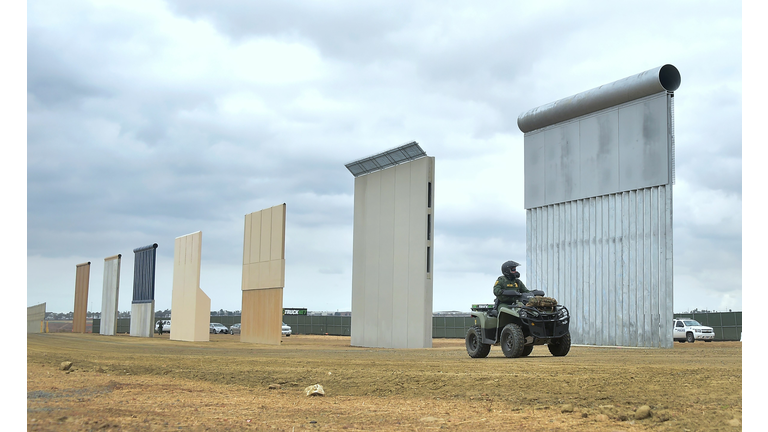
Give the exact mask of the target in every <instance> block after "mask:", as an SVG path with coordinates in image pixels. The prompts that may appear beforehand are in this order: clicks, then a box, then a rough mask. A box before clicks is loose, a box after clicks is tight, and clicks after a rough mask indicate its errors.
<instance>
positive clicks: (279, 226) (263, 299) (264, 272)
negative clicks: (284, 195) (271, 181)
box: [240, 204, 285, 345]
mask: <svg viewBox="0 0 768 432" xmlns="http://www.w3.org/2000/svg"><path fill="white" fill-rule="evenodd" d="M284 286H285V204H280V205H276V206H274V207H270V208H268V209H264V210H260V211H257V212H253V213H250V214H247V215H245V235H244V240H243V278H242V290H243V305H242V309H241V311H242V325H241V330H240V331H241V333H240V341H242V342H250V343H262V344H271V345H278V344H279V343H280V338H281V337H282V331H281V328H282V316H283V315H282V314H283V287H284Z"/></svg>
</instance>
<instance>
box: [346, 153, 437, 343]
mask: <svg viewBox="0 0 768 432" xmlns="http://www.w3.org/2000/svg"><path fill="white" fill-rule="evenodd" d="M434 166H435V158H434V157H429V156H427V157H422V158H420V159H416V160H414V161H411V162H406V163H403V164H400V165H395V166H393V167H390V168H386V169H384V170H381V171H376V172H373V173H370V174H366V175H362V176H359V177H356V178H355V204H354V205H355V209H354V213H355V215H354V238H353V261H352V323H351V344H352V345H353V346H365V347H381V348H430V347H432V257H433V247H432V246H433V239H434V234H433V230H434V193H435V187H434V184H435V183H434V178H435V177H434Z"/></svg>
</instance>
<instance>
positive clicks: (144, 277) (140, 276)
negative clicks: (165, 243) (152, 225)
mask: <svg viewBox="0 0 768 432" xmlns="http://www.w3.org/2000/svg"><path fill="white" fill-rule="evenodd" d="M133 253H134V254H135V257H134V262H133V302H132V303H150V302H152V301H153V300H154V299H155V261H156V257H157V243H153V244H151V245H148V246H142V247H140V248H136V249H134V250H133Z"/></svg>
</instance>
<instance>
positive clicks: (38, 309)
mask: <svg viewBox="0 0 768 432" xmlns="http://www.w3.org/2000/svg"><path fill="white" fill-rule="evenodd" d="M44 323H45V303H40V304H39V305H35V306H30V307H28V308H27V333H43V332H45V327H44V325H45V324H44Z"/></svg>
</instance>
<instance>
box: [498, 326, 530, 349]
mask: <svg viewBox="0 0 768 432" xmlns="http://www.w3.org/2000/svg"><path fill="white" fill-rule="evenodd" d="M500 342H501V351H503V352H504V355H505V356H507V357H509V358H517V357H520V356H521V355H523V350H524V349H525V336H523V331H522V330H521V329H520V326H518V325H517V324H514V323H510V324H507V325H506V326H504V328H503V329H502V330H501V341H500Z"/></svg>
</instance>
